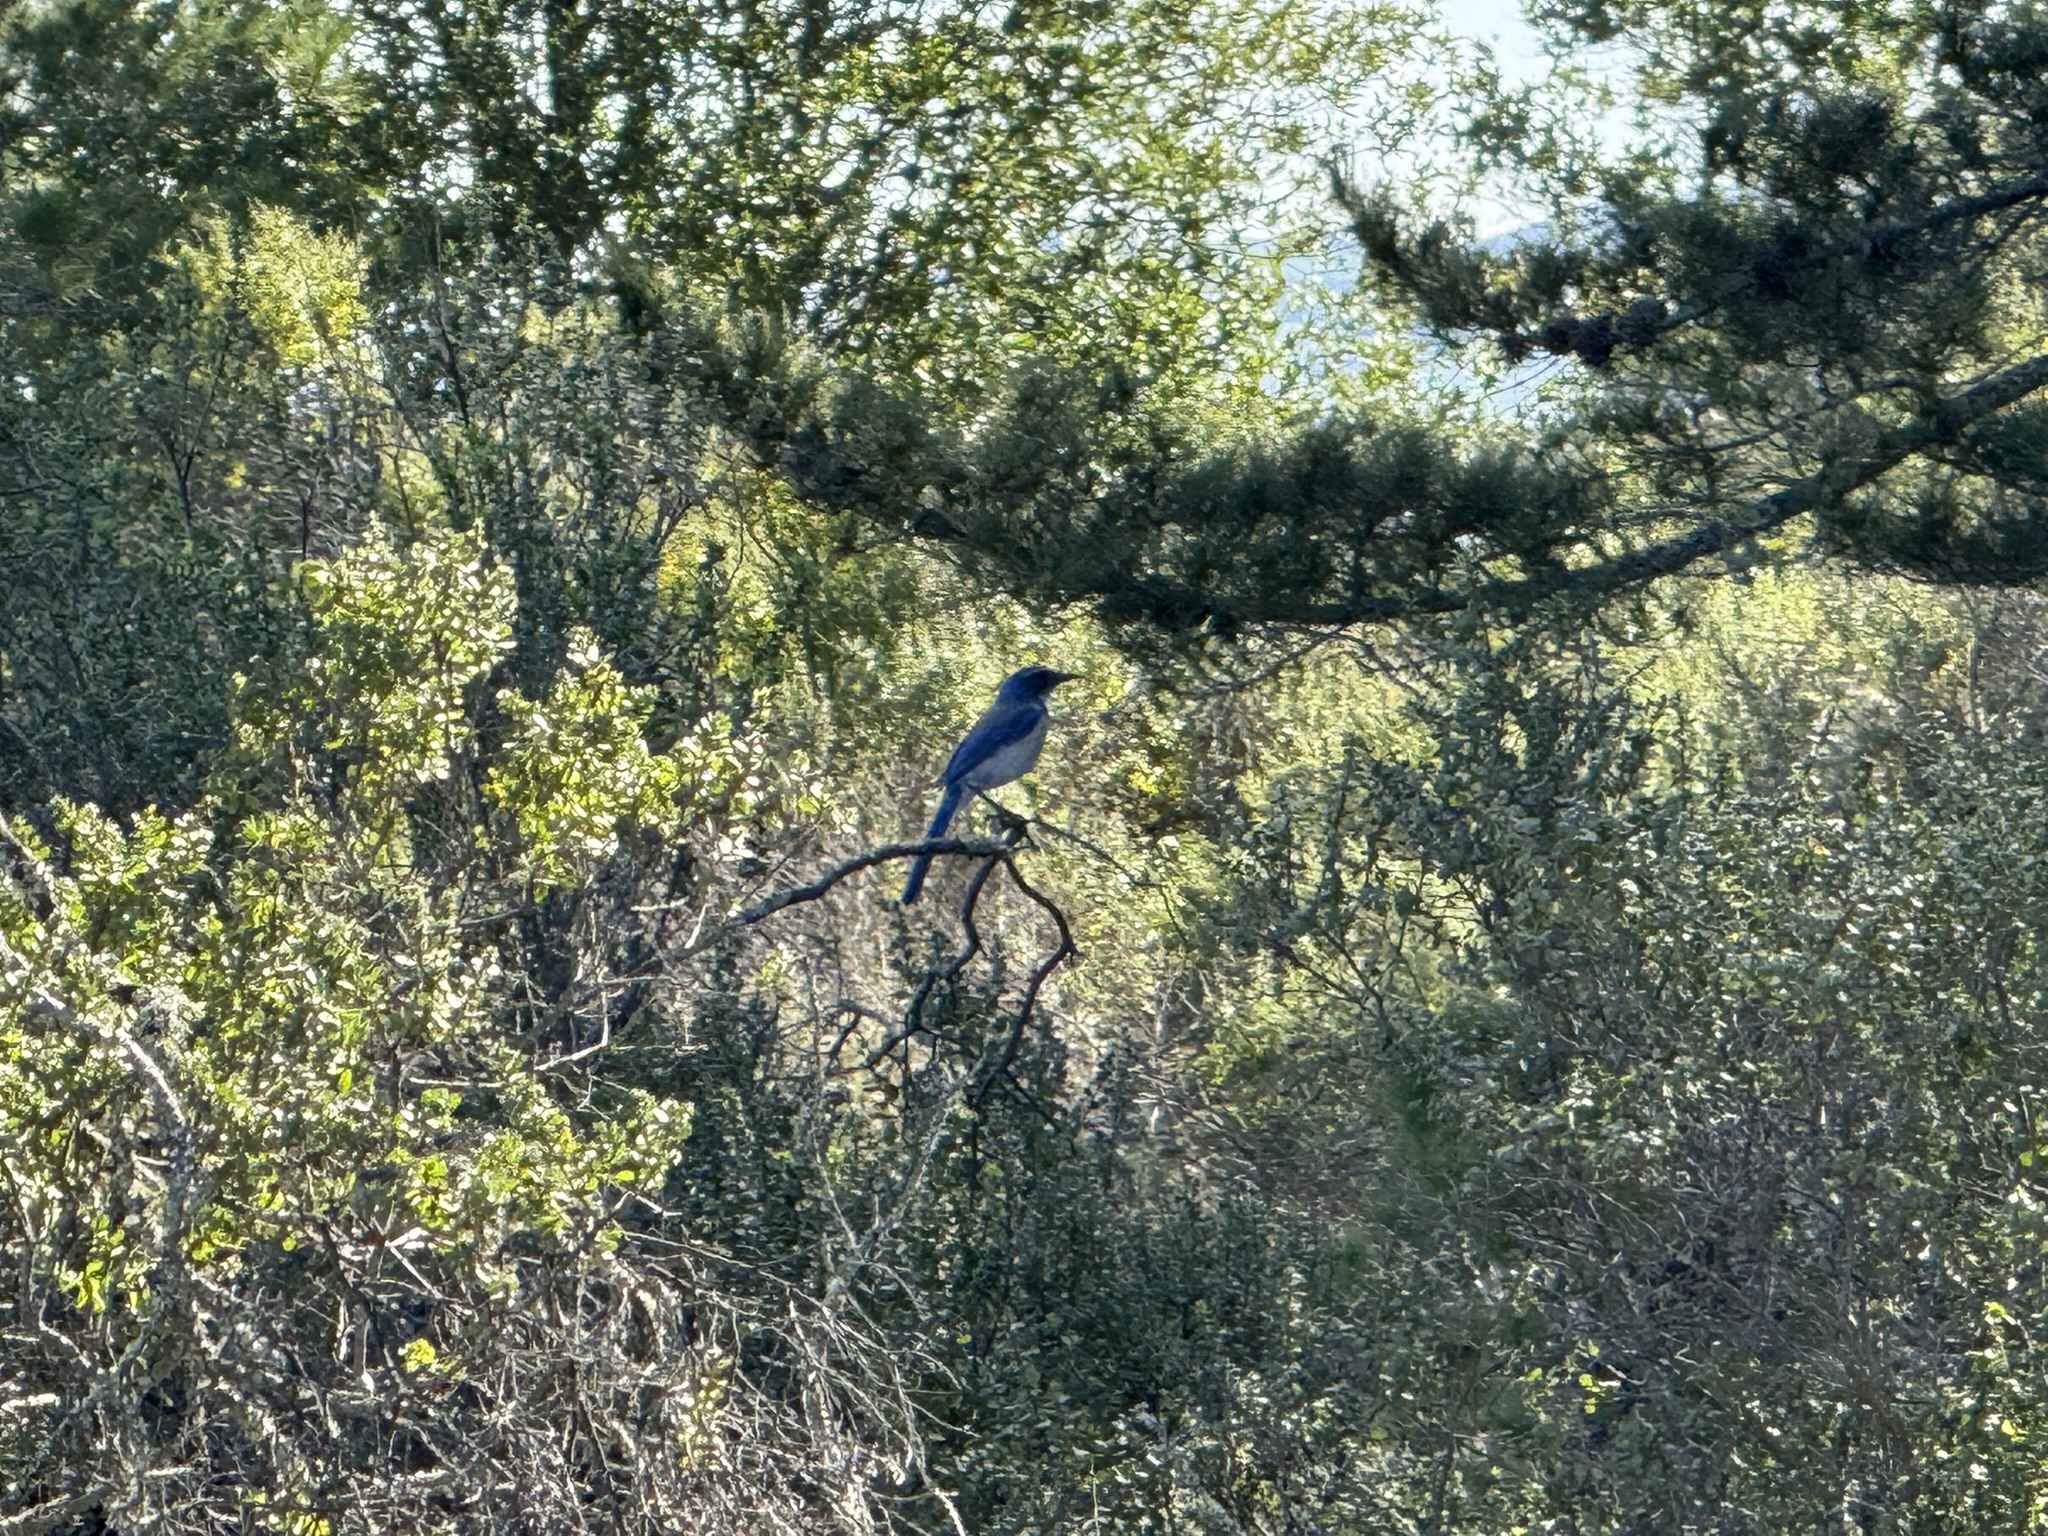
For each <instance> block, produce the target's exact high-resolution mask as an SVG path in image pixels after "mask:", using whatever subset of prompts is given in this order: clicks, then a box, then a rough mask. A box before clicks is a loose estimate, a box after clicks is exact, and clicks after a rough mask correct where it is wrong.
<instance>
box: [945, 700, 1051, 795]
mask: <svg viewBox="0 0 2048 1536" xmlns="http://www.w3.org/2000/svg"><path fill="white" fill-rule="evenodd" d="M1047 718H1048V717H1047V716H1046V714H1045V713H1044V712H1043V711H1040V713H1039V716H1038V724H1036V725H1034V726H1033V727H1032V728H1031V734H1030V735H1028V736H1023V737H1019V738H1018V739H1017V740H1016V741H1013V742H1011V743H1010V744H1009V745H1008V746H1007V747H1001V748H998V749H997V750H996V751H994V752H991V753H990V754H989V755H988V757H987V758H986V759H985V760H984V761H982V762H980V763H977V764H976V765H975V766H974V767H973V768H971V769H969V770H968V771H967V772H966V773H964V774H962V775H961V776H960V783H961V785H962V786H963V787H964V788H966V789H967V790H968V791H970V792H977V791H980V790H984V789H994V788H995V787H996V786H997V785H999V784H1007V783H1009V782H1010V780H1012V779H1020V778H1022V777H1023V776H1024V775H1025V774H1027V773H1029V772H1030V771H1031V765H1032V764H1033V763H1036V762H1037V761H1038V753H1039V749H1040V748H1042V747H1043V746H1044V745H1045V727H1046V721H1047Z"/></svg>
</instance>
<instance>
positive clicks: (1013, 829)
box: [981, 794, 1031, 844]
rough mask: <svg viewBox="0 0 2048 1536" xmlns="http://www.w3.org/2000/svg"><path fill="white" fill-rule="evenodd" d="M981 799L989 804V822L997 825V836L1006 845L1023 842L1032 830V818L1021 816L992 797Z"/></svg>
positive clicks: (985, 796)
mask: <svg viewBox="0 0 2048 1536" xmlns="http://www.w3.org/2000/svg"><path fill="white" fill-rule="evenodd" d="M981 798H982V799H983V800H986V801H987V802H988V810H989V820H990V821H992V822H994V823H995V829H996V834H997V835H998V836H999V837H1001V838H1002V839H1003V841H1004V842H1006V843H1011V844H1016V843H1018V842H1021V841H1022V840H1023V838H1024V834H1025V833H1026V832H1028V831H1029V830H1030V829H1031V818H1030V817H1028V816H1019V815H1018V814H1017V813H1016V812H1015V811H1013V810H1011V809H1010V808H1009V807H1008V806H1007V805H1004V804H1002V803H1001V802H999V801H998V800H996V799H995V797H994V796H992V795H987V794H984V795H983V796H982V797H981Z"/></svg>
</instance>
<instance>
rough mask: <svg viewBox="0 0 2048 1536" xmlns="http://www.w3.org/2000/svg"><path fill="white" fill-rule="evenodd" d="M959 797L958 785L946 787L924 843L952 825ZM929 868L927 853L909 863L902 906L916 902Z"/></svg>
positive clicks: (930, 862) (958, 807) (930, 864)
mask: <svg viewBox="0 0 2048 1536" xmlns="http://www.w3.org/2000/svg"><path fill="white" fill-rule="evenodd" d="M960 796H961V790H960V786H959V785H958V784H948V785H947V786H946V792H945V794H943V795H941V796H940V797H939V809H938V814H936V815H935V816H933V817H932V824H931V827H930V828H929V829H928V830H927V831H926V832H925V835H924V839H925V841H926V842H930V841H931V840H932V839H933V838H935V837H944V836H945V835H946V828H948V827H950V826H951V825H953V813H954V812H955V811H957V810H959V809H960ZM931 867H932V856H931V855H930V854H928V853H923V854H919V855H918V856H917V858H915V859H914V860H912V861H911V865H910V878H909V879H907V880H905V881H904V882H903V905H905V906H906V907H907V906H909V905H910V904H911V903H912V902H913V901H915V900H917V893H918V892H919V891H921V890H923V889H924V877H925V874H926V872H927V871H928V870H930V869H931Z"/></svg>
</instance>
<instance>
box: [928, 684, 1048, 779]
mask: <svg viewBox="0 0 2048 1536" xmlns="http://www.w3.org/2000/svg"><path fill="white" fill-rule="evenodd" d="M1044 714H1045V706H1044V705H1042V704H1000V703H999V704H996V705H993V706H991V707H990V709H989V710H988V711H987V713H985V714H984V715H983V716H982V717H981V718H980V719H979V720H977V721H975V722H974V729H973V730H971V731H969V732H968V733H967V735H966V736H965V738H963V739H962V741H961V743H960V745H959V746H957V747H955V748H954V749H953V757H952V760H951V761H950V762H948V763H947V764H946V782H947V783H948V784H956V783H958V782H959V781H960V780H961V779H963V778H965V777H966V776H967V775H968V774H970V773H972V772H974V770H975V769H976V768H979V767H980V766H981V765H982V764H983V763H985V762H987V761H988V760H989V759H990V758H991V757H993V756H994V755H995V754H996V753H998V752H1000V751H1002V750H1003V748H1005V747H1008V746H1014V745H1015V744H1016V743H1018V742H1020V741H1022V740H1023V739H1024V738H1025V737H1026V736H1029V735H1030V734H1031V733H1032V732H1033V731H1035V730H1037V729H1038V722H1039V719H1040V718H1041V717H1042V716H1043V715H1044Z"/></svg>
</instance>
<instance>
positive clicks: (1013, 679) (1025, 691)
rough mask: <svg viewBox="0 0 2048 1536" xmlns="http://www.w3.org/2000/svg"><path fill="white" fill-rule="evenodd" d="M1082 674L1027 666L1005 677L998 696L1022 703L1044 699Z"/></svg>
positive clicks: (997, 693) (997, 692) (998, 690)
mask: <svg viewBox="0 0 2048 1536" xmlns="http://www.w3.org/2000/svg"><path fill="white" fill-rule="evenodd" d="M1079 675H1080V674H1079V673H1075V672H1055V671H1054V670H1053V669H1052V668H1051V667H1025V668H1024V669H1023V670H1022V671H1019V672H1012V673H1011V674H1010V675H1009V676H1008V677H1006V678H1004V679H1003V686H1002V687H1001V688H999V689H997V690H996V697H997V698H999V699H1008V700H1011V701H1012V702H1016V703H1022V702H1024V701H1025V700H1037V699H1043V698H1045V697H1046V695H1048V694H1050V693H1051V692H1052V691H1053V689H1055V688H1057V687H1059V685H1060V684H1061V683H1070V682H1072V681H1073V680H1074V679H1075V678H1076V677H1078V676H1079Z"/></svg>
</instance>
